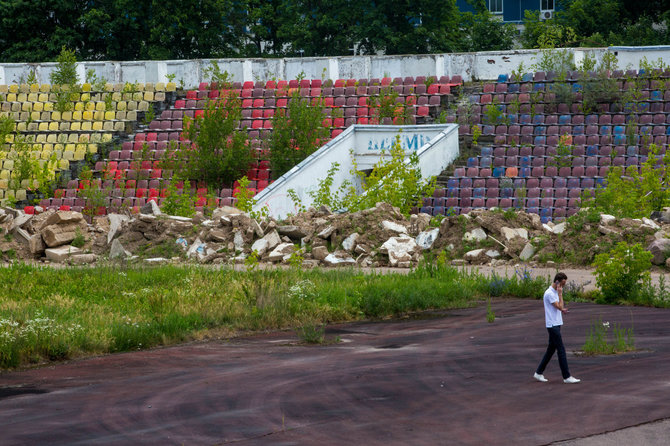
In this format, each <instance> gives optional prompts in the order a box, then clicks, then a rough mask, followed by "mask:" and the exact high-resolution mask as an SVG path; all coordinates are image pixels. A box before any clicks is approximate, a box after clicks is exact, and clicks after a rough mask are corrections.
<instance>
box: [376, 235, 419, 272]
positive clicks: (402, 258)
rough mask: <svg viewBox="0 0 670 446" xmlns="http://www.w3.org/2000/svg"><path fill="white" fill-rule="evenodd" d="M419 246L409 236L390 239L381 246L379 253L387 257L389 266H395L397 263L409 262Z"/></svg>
mask: <svg viewBox="0 0 670 446" xmlns="http://www.w3.org/2000/svg"><path fill="white" fill-rule="evenodd" d="M418 249H419V245H417V244H416V241H414V239H413V238H411V237H409V236H404V237H403V236H398V237H391V238H389V239H388V240H386V241H385V242H384V244H383V245H382V246H381V249H380V252H382V253H386V254H388V256H389V264H390V265H391V266H397V265H398V263H399V262H409V261H411V260H412V255H413V254H414V253H415V252H417V250H418Z"/></svg>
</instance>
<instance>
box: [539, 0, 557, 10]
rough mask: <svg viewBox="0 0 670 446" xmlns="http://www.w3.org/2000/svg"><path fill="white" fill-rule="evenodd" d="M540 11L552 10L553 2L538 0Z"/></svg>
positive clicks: (550, 0) (552, 0) (551, 0)
mask: <svg viewBox="0 0 670 446" xmlns="http://www.w3.org/2000/svg"><path fill="white" fill-rule="evenodd" d="M540 9H541V10H542V11H546V10H552V11H553V9H554V0H540Z"/></svg>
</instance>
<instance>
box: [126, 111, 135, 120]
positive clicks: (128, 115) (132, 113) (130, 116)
mask: <svg viewBox="0 0 670 446" xmlns="http://www.w3.org/2000/svg"><path fill="white" fill-rule="evenodd" d="M126 119H127V120H128V121H137V112H136V111H129V112H128V113H126Z"/></svg>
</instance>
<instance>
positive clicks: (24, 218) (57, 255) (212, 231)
mask: <svg viewBox="0 0 670 446" xmlns="http://www.w3.org/2000/svg"><path fill="white" fill-rule="evenodd" d="M40 211H41V209H39V208H38V209H37V212H36V213H35V214H34V215H28V214H25V213H23V212H22V211H20V210H16V209H10V208H0V256H1V258H2V260H3V261H5V262H7V261H12V260H17V259H18V260H26V261H27V260H31V261H40V262H53V263H69V264H91V263H96V262H101V261H109V260H119V259H125V260H127V261H137V262H147V263H162V262H184V261H190V262H198V263H203V264H208V263H211V264H230V263H243V262H245V261H249V257H250V256H253V258H254V261H258V262H262V263H272V264H287V263H293V264H295V263H296V262H299V263H300V264H302V265H303V266H304V267H314V266H329V267H332V266H349V265H358V266H362V267H379V266H388V267H397V268H411V267H413V266H416V265H417V263H418V262H419V260H420V259H421V258H422V257H423V256H424V254H425V253H431V254H434V255H435V256H437V255H442V256H444V257H445V258H446V259H448V260H449V261H450V262H451V263H452V264H465V263H469V264H491V265H498V264H505V263H518V262H519V261H522V262H530V263H538V264H539V263H543V264H554V263H562V262H561V255H565V253H566V252H568V253H569V252H571V250H579V252H582V253H584V256H583V258H584V259H587V260H588V259H591V260H592V258H593V256H595V255H596V254H597V253H599V252H604V251H606V250H608V249H610V248H611V246H612V245H613V244H614V243H616V242H618V241H627V242H628V243H641V244H643V246H645V247H646V248H647V249H648V250H649V251H651V252H652V253H653V254H654V260H653V263H654V264H656V265H663V266H665V265H666V262H668V264H670V261H668V256H669V255H670V223H669V222H670V211H667V212H665V211H664V212H660V213H655V215H653V216H652V217H653V218H654V220H652V219H647V218H645V219H640V220H638V219H616V218H614V217H612V216H609V215H604V214H603V215H600V216H596V220H595V221H593V219H591V220H590V221H582V223H581V224H580V226H578V227H576V226H575V225H576V224H574V223H566V222H562V223H559V224H553V223H548V224H543V223H542V222H541V221H540V217H539V216H538V215H536V214H527V213H525V212H523V211H516V210H513V211H502V210H498V209H490V210H483V209H481V210H474V211H472V212H471V213H470V214H468V215H460V216H449V217H444V218H437V217H431V216H430V215H428V214H417V215H411V216H410V217H409V218H407V217H405V216H404V215H402V214H401V213H400V212H399V210H398V209H397V208H394V207H392V206H391V205H389V204H385V203H379V204H377V206H375V207H374V208H370V209H366V210H363V211H359V212H355V213H345V214H338V213H333V212H331V211H330V210H329V209H328V208H326V207H322V208H321V209H310V210H308V211H307V212H304V213H302V214H299V215H296V216H292V217H289V218H287V219H286V220H284V221H276V220H274V219H259V220H256V219H254V218H252V217H251V216H250V215H249V214H247V213H244V212H241V211H240V210H238V209H236V208H231V207H223V208H219V209H215V210H214V212H213V213H212V215H211V216H208V217H205V216H203V215H202V214H196V216H195V217H193V218H185V217H177V216H169V215H165V214H163V213H162V212H161V210H160V209H159V208H158V206H156V205H155V203H153V202H150V203H149V204H147V205H146V206H145V207H143V208H142V209H141V213H140V214H138V215H120V214H112V215H107V216H100V217H94V218H93V219H92V220H90V219H87V218H85V217H84V216H83V215H82V214H80V213H77V212H70V211H46V212H40ZM87 220H88V221H87ZM571 225H572V226H571ZM666 237H667V238H666ZM561 253H562V254H561Z"/></svg>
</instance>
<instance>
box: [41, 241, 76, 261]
mask: <svg viewBox="0 0 670 446" xmlns="http://www.w3.org/2000/svg"><path fill="white" fill-rule="evenodd" d="M79 252H81V250H80V249H79V248H75V247H74V246H70V245H66V246H59V247H57V248H48V249H46V250H45V251H44V254H45V255H46V257H47V259H49V260H51V261H52V262H56V263H63V262H65V261H66V260H67V259H68V258H69V257H70V256H71V255H73V254H78V253H79Z"/></svg>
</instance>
